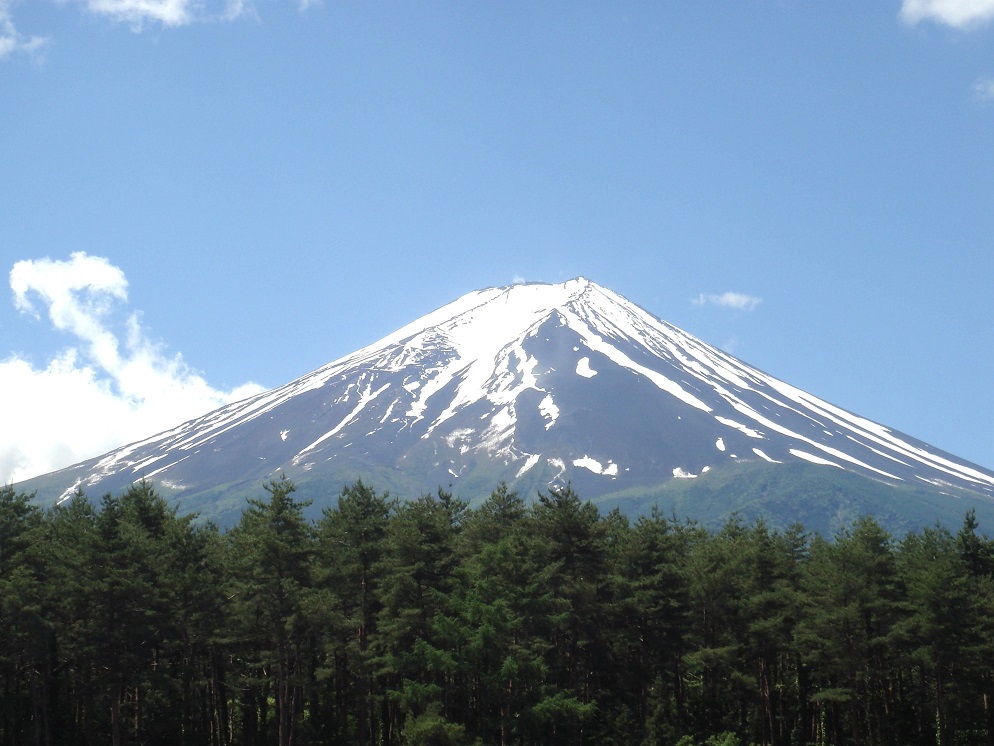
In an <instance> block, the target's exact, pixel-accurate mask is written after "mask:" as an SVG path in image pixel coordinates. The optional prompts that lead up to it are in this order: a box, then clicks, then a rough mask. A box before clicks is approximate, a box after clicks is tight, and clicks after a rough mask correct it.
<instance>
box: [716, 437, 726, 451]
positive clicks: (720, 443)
mask: <svg viewBox="0 0 994 746" xmlns="http://www.w3.org/2000/svg"><path fill="white" fill-rule="evenodd" d="M714 447H715V448H717V449H718V450H719V451H721V452H722V453H724V452H725V441H724V439H722V438H718V440H716V441H715V442H714Z"/></svg>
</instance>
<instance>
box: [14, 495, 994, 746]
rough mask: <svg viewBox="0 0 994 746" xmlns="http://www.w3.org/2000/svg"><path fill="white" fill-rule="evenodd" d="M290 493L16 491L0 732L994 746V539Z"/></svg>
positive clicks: (974, 532)
mask: <svg viewBox="0 0 994 746" xmlns="http://www.w3.org/2000/svg"><path fill="white" fill-rule="evenodd" d="M304 507H306V505H305V504H303V503H301V502H300V501H297V500H295V499H294V496H293V484H292V483H291V482H290V481H289V480H287V479H285V478H281V479H278V480H275V481H272V482H270V483H269V484H267V485H266V486H265V488H264V489H263V488H261V487H260V490H259V497H258V499H257V500H253V501H250V502H249V504H248V506H247V508H246V510H245V512H244V514H243V515H242V518H241V520H240V522H239V523H238V524H237V525H236V526H234V527H233V528H232V529H231V530H228V531H225V532H222V531H219V530H218V529H217V528H215V527H214V526H212V525H210V524H206V525H205V524H203V523H200V522H198V521H196V520H195V519H194V517H192V516H186V515H178V513H177V511H176V510H175V509H173V508H170V507H169V506H168V504H167V503H166V502H165V500H164V499H163V498H161V497H160V496H159V495H157V494H156V492H155V491H154V489H153V488H152V486H151V485H150V484H148V483H146V482H139V483H136V484H135V485H133V486H132V487H131V488H130V489H129V490H128V491H127V492H126V493H124V494H121V495H118V496H110V495H108V496H106V497H104V498H103V499H102V500H101V501H100V502H99V504H94V503H93V502H91V501H90V500H88V499H87V498H86V497H84V496H83V495H82V494H77V496H76V497H74V498H72V499H70V500H68V501H66V502H65V503H63V504H61V505H59V506H57V507H55V508H53V509H51V510H48V511H43V510H42V509H40V508H38V507H36V506H35V505H34V504H33V503H32V501H31V498H30V496H28V495H25V494H23V493H18V492H16V491H15V490H14V488H13V487H5V488H2V489H0V744H2V745H3V746H9V745H13V744H82V745H87V744H95V745H96V744H99V745H101V746H102V745H103V744H113V745H115V746H116V745H117V744H207V745H210V746H227V745H228V744H245V745H247V746H254V745H261V744H278V745H279V746H291V745H293V744H301V745H303V744H439V745H440V744H501V745H503V744H597V745H602V744H625V745H626V746H627V745H629V744H662V745H673V746H697V745H698V744H707V745H710V746H735V745H737V744H742V745H746V744H774V745H777V746H779V745H781V744H783V745H787V744H791V745H794V744H868V745H875V744H889V745H891V746H909V745H914V744H923V745H924V744H934V745H935V746H954V745H958V744H991V743H994V542H992V540H990V539H988V538H987V537H986V535H983V534H981V533H979V529H978V526H977V524H976V520H975V518H974V516H973V514H972V513H967V515H966V516H965V519H964V522H963V525H962V528H961V529H960V530H959V531H958V533H955V534H953V533H951V532H950V531H948V530H946V529H943V528H939V527H936V528H934V529H927V530H924V531H921V532H916V533H911V534H908V535H906V536H904V537H903V538H899V537H893V536H891V535H889V534H888V533H887V532H886V531H885V530H884V529H882V528H881V527H880V525H878V524H877V523H876V522H875V521H874V520H873V519H871V518H866V519H863V520H860V521H858V522H856V523H854V524H853V525H851V526H850V527H849V528H848V529H847V530H844V531H842V532H840V533H839V534H837V535H836V536H833V537H831V538H830V539H826V538H822V537H820V536H811V535H808V534H807V533H806V532H805V531H804V530H803V528H802V527H800V526H798V527H795V528H792V529H789V530H786V531H776V530H772V529H770V528H768V527H767V526H766V525H764V524H762V523H755V524H752V525H747V524H745V523H743V522H742V521H737V520H732V521H730V522H729V523H727V524H726V525H725V526H724V527H723V528H721V529H720V530H717V531H715V530H706V529H704V528H702V527H700V526H698V525H695V524H693V523H688V522H681V521H678V520H676V519H674V518H670V517H666V516H663V515H659V514H652V515H648V516H644V517H641V518H639V519H637V520H634V521H630V520H629V519H627V518H625V517H624V516H623V515H621V514H620V513H618V512H613V513H610V514H608V515H601V514H600V513H599V512H598V510H597V508H596V507H594V506H593V505H591V504H590V503H585V502H583V501H582V500H581V499H580V498H579V497H578V496H577V495H576V494H575V493H574V491H573V490H572V489H570V488H569V487H565V488H561V489H550V490H549V491H548V492H545V493H542V494H539V495H538V497H537V499H536V500H535V501H534V502H530V501H529V502H526V501H525V500H523V499H522V498H521V497H520V496H519V495H517V494H515V493H514V492H512V491H509V490H508V488H507V487H506V486H504V485H500V486H498V487H497V488H496V489H495V490H494V492H493V493H492V494H491V495H490V496H489V498H488V499H486V501H485V502H483V503H482V504H481V505H480V507H478V508H476V509H472V510H471V509H469V508H468V507H467V505H466V503H464V502H461V501H460V500H457V499H455V498H454V497H453V496H452V495H450V494H448V493H446V492H444V491H441V490H440V491H439V492H438V494H435V495H425V496H422V497H421V498H419V499H417V500H413V501H408V502H399V501H395V500H393V499H391V498H390V497H389V496H388V495H386V494H381V493H378V492H376V491H375V490H374V489H371V488H370V487H369V486H367V485H365V484H363V483H362V482H357V483H355V484H353V485H351V486H348V487H346V488H345V489H344V490H343V491H342V493H341V496H340V498H339V499H338V502H337V506H336V507H335V508H333V509H328V510H326V511H325V512H324V513H323V515H322V517H321V518H320V520H317V521H312V520H309V519H307V518H305V516H304V512H303V509H304Z"/></svg>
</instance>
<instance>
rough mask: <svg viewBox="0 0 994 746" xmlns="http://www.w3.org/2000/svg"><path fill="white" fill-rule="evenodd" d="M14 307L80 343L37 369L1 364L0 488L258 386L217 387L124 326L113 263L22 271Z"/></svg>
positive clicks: (122, 285) (129, 320) (130, 321)
mask: <svg viewBox="0 0 994 746" xmlns="http://www.w3.org/2000/svg"><path fill="white" fill-rule="evenodd" d="M10 287H11V290H12V291H13V300H14V305H15V307H16V308H17V309H18V310H20V311H21V312H22V313H24V314H28V315H31V316H34V317H35V318H36V319H39V320H41V318H42V313H40V312H39V308H41V310H42V311H43V312H44V314H45V316H46V321H47V323H50V324H51V325H52V326H53V327H54V328H55V329H57V330H59V331H63V332H67V333H69V334H71V335H72V336H73V337H74V339H75V343H74V346H70V347H68V348H66V349H64V350H61V351H60V352H58V353H57V354H55V355H53V356H52V357H51V359H50V360H48V361H47V362H46V363H45V364H44V365H43V366H41V367H35V365H34V364H33V363H32V362H30V361H29V360H27V359H25V357H24V356H23V355H14V354H12V355H11V356H10V357H8V358H7V359H6V360H2V361H0V412H3V413H4V414H3V419H4V426H3V428H0V484H5V483H8V482H10V481H20V480H22V479H27V478H29V477H32V476H36V475H38V474H43V473H45V472H48V471H52V470H54V469H58V468H62V467H64V466H68V465H70V464H72V463H75V462H77V461H81V460H83V459H85V458H90V457H92V456H97V455H100V454H102V453H105V452H107V451H109V450H111V449H113V448H116V447H118V446H121V445H124V444H126V443H130V442H133V441H135V440H139V439H141V438H144V437H147V436H149V435H153V434H155V433H157V432H161V431H162V430H165V429H167V428H170V427H173V426H175V425H178V424H180V423H181V422H184V421H186V420H188V419H191V418H193V417H196V416H198V415H201V414H204V413H206V412H209V411H211V410H213V409H216V408H217V407H220V406H222V405H224V404H227V403H228V402H231V401H237V400H238V399H242V398H245V397H246V396H251V395H252V394H254V393H257V392H259V391H261V390H262V389H261V387H259V386H257V385H256V384H252V383H248V384H244V385H242V386H239V387H237V388H235V389H233V390H231V391H223V390H218V389H215V388H213V387H212V386H211V385H210V384H208V383H207V381H206V380H205V379H204V378H203V376H202V375H201V374H200V373H199V372H197V371H195V370H193V369H192V368H190V367H189V366H188V365H187V364H186V363H185V362H184V361H183V358H182V356H180V355H178V354H176V355H170V354H168V353H167V352H166V351H165V350H164V349H163V348H162V346H161V345H159V344H157V343H156V342H154V341H152V340H150V339H149V337H148V335H147V333H146V332H145V330H144V329H143V328H142V326H141V321H140V316H139V314H137V313H134V312H132V313H130V314H128V315H126V317H125V318H124V320H123V321H120V320H119V319H120V316H121V314H120V312H119V310H120V307H121V306H122V305H123V304H125V303H126V301H127V287H128V283H127V278H126V277H125V275H124V273H123V272H122V271H121V270H120V269H119V268H118V267H115V266H114V265H112V264H111V263H110V262H109V261H108V260H107V259H104V258H101V257H95V256H89V255H88V254H85V253H82V252H78V253H75V254H73V255H72V256H71V257H70V258H69V259H68V260H66V261H53V260H51V259H41V260H36V261H21V262H17V263H16V264H15V265H14V267H13V269H12V270H11V272H10Z"/></svg>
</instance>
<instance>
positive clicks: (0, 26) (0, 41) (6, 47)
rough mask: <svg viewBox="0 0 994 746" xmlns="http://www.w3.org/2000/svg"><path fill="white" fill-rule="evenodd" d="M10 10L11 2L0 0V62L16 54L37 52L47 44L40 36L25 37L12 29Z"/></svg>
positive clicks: (12, 22)
mask: <svg viewBox="0 0 994 746" xmlns="http://www.w3.org/2000/svg"><path fill="white" fill-rule="evenodd" d="M10 9H11V0H0V60H2V59H3V58H4V57H9V56H10V55H12V54H14V53H16V52H24V53H29V54H30V53H33V52H37V51H38V50H39V49H41V48H42V47H44V46H45V45H46V44H47V43H48V40H47V39H45V38H44V37H42V36H25V35H24V34H22V33H20V32H19V31H18V30H17V29H16V28H15V27H14V20H13V18H12V17H11V11H10Z"/></svg>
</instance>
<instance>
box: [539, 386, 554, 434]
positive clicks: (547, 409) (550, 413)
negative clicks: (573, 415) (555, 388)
mask: <svg viewBox="0 0 994 746" xmlns="http://www.w3.org/2000/svg"><path fill="white" fill-rule="evenodd" d="M538 411H539V412H541V413H542V416H543V417H545V419H547V420H548V422H546V423H545V429H546V430H548V429H549V428H550V427H552V426H553V425H555V424H556V420H557V419H559V407H557V406H556V402H555V401H553V399H552V394H546V395H545V398H544V399H542V401H541V403H540V404H539V405H538Z"/></svg>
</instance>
